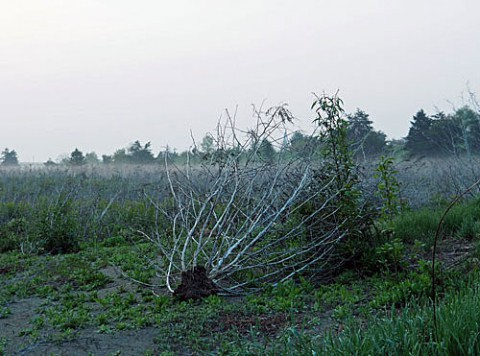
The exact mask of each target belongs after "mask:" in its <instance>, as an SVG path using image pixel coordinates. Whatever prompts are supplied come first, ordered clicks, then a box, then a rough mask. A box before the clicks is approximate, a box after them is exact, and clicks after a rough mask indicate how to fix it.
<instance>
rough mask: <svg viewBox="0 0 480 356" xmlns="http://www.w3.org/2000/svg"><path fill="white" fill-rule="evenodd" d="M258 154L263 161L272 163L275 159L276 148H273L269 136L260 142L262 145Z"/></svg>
mask: <svg viewBox="0 0 480 356" xmlns="http://www.w3.org/2000/svg"><path fill="white" fill-rule="evenodd" d="M258 155H259V157H260V158H261V159H262V160H263V161H265V162H269V163H272V162H273V160H274V159H275V149H274V148H273V145H272V143H271V142H270V141H269V140H268V139H267V138H264V139H263V140H262V141H261V142H260V146H259V148H258Z"/></svg>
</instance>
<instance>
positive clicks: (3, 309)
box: [0, 305, 12, 319]
mask: <svg viewBox="0 0 480 356" xmlns="http://www.w3.org/2000/svg"><path fill="white" fill-rule="evenodd" d="M11 313H12V311H11V310H10V308H9V307H7V306H2V305H0V319H5V318H8V316H9V315H10V314H11Z"/></svg>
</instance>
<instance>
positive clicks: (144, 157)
mask: <svg viewBox="0 0 480 356" xmlns="http://www.w3.org/2000/svg"><path fill="white" fill-rule="evenodd" d="M151 145H152V144H151V143H150V142H147V143H146V144H145V145H143V146H142V144H141V143H140V141H138V140H137V141H135V142H134V143H132V145H131V146H130V147H129V148H128V155H129V156H130V158H131V162H132V163H136V164H149V163H154V162H155V157H154V156H153V153H152V150H151Z"/></svg>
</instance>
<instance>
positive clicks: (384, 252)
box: [375, 238, 405, 272]
mask: <svg viewBox="0 0 480 356" xmlns="http://www.w3.org/2000/svg"><path fill="white" fill-rule="evenodd" d="M375 252H376V258H377V263H378V264H379V265H380V266H381V268H382V269H383V270H385V271H395V272H398V271H399V270H401V269H403V268H404V267H405V261H404V257H405V245H404V243H403V242H402V241H401V240H400V239H399V238H394V239H392V240H391V241H388V242H385V243H384V244H382V245H381V246H379V247H377V249H376V251H375Z"/></svg>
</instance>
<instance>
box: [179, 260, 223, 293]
mask: <svg viewBox="0 0 480 356" xmlns="http://www.w3.org/2000/svg"><path fill="white" fill-rule="evenodd" d="M217 292H218V290H217V287H216V286H215V284H214V283H213V281H212V280H211V279H210V278H208V275H207V270H206V269H205V267H198V266H197V267H194V268H193V269H191V270H189V271H185V272H182V282H181V283H180V285H179V286H178V288H177V289H175V291H174V292H173V295H174V297H176V298H179V299H180V300H188V299H201V298H205V297H208V296H210V295H214V294H217Z"/></svg>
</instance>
